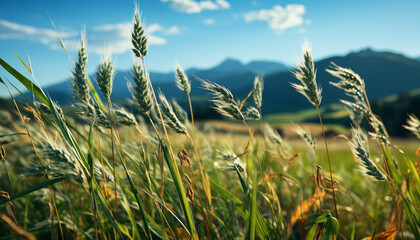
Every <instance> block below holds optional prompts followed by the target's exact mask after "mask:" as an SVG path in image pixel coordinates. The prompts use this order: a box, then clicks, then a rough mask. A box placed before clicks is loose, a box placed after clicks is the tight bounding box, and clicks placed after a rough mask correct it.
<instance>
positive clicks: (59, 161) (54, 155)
mask: <svg viewBox="0 0 420 240" xmlns="http://www.w3.org/2000/svg"><path fill="white" fill-rule="evenodd" d="M38 147H39V148H41V149H42V155H43V158H44V159H45V161H46V163H47V164H45V165H44V166H43V167H41V166H33V167H31V168H29V169H26V171H25V173H24V175H26V176H43V175H44V171H45V172H46V173H47V174H48V175H49V176H51V177H53V176H54V177H66V178H69V179H70V180H72V181H74V182H76V183H79V184H82V183H83V182H84V174H83V171H82V169H81V167H80V166H79V163H78V162H77V161H76V160H75V159H74V157H72V156H71V155H70V154H69V153H68V152H67V151H66V150H65V149H64V148H62V147H59V146H58V145H56V144H55V143H52V142H49V141H42V142H41V143H40V144H39V145H38Z"/></svg>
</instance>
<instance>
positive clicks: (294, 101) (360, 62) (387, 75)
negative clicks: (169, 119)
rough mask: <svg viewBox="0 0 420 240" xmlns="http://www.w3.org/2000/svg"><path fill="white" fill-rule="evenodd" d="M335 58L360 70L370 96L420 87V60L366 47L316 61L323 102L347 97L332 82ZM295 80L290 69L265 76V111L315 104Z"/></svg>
mask: <svg viewBox="0 0 420 240" xmlns="http://www.w3.org/2000/svg"><path fill="white" fill-rule="evenodd" d="M331 62H334V63H336V64H337V65H339V66H342V67H346V68H351V69H352V70H353V71H355V72H356V73H358V74H359V75H360V76H361V77H362V78H363V79H364V80H365V83H366V91H367V94H368V97H369V99H370V100H374V99H379V98H382V97H385V96H388V95H392V94H397V93H401V92H407V91H410V90H412V89H415V88H420V62H419V61H416V60H413V59H411V58H408V57H405V56H403V55H401V54H396V53H392V52H376V51H373V50H371V49H364V50H361V51H358V52H352V53H350V54H348V55H345V56H334V57H329V58H326V59H323V60H320V61H317V62H316V63H315V67H316V68H317V82H318V84H319V85H320V86H321V87H322V88H323V91H322V95H323V98H322V103H321V104H322V105H326V104H330V103H334V102H338V101H339V99H343V98H346V97H345V95H344V94H343V92H342V91H341V90H339V89H337V88H335V87H333V86H332V85H331V84H329V82H331V81H337V79H336V78H334V77H333V76H331V75H330V74H328V73H327V72H326V71H325V69H327V68H329V67H330V66H331ZM291 82H297V80H296V79H295V78H294V77H293V76H292V74H291V73H290V72H279V73H274V74H270V75H267V76H266V77H265V85H264V92H263V99H264V100H263V103H264V104H263V111H264V113H273V112H295V111H299V110H302V109H306V108H310V107H312V106H311V105H310V104H309V103H308V101H307V100H306V99H305V98H304V97H303V96H301V95H300V94H299V93H297V92H296V91H295V90H294V89H293V88H292V87H291V86H290V83H291ZM251 88H252V83H249V84H248V86H247V87H245V88H243V89H241V90H238V91H234V93H236V94H237V96H240V97H242V98H243V97H244V96H246V94H247V93H248V92H249V90H250V89H251Z"/></svg>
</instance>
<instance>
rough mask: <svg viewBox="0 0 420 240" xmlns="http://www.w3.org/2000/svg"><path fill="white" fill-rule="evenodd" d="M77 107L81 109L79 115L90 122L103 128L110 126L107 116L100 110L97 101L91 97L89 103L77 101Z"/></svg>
mask: <svg viewBox="0 0 420 240" xmlns="http://www.w3.org/2000/svg"><path fill="white" fill-rule="evenodd" d="M76 105H77V107H78V108H79V109H80V110H81V112H80V117H81V118H82V119H84V120H85V121H86V122H88V123H89V124H90V125H91V124H95V125H96V124H98V125H99V126H102V127H105V128H111V123H110V121H109V120H108V118H107V116H106V115H105V114H104V113H103V112H102V110H101V109H100V107H99V105H98V103H96V102H95V101H93V100H92V99H91V100H90V101H89V103H77V104H76Z"/></svg>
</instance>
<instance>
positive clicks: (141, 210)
mask: <svg viewBox="0 0 420 240" xmlns="http://www.w3.org/2000/svg"><path fill="white" fill-rule="evenodd" d="M118 155H119V159H120V161H121V164H122V165H123V168H124V171H125V174H126V175H127V179H128V182H129V183H130V187H131V191H133V193H134V196H135V198H136V202H137V204H138V205H139V208H140V215H141V217H142V219H143V224H144V228H145V231H146V237H147V239H151V237H152V234H151V232H150V227H149V223H148V221H147V217H146V213H145V211H144V207H143V203H142V201H141V198H140V195H139V191H137V188H136V186H135V184H134V181H133V178H132V177H131V175H130V173H129V172H128V169H127V166H126V164H125V162H124V161H123V159H122V158H121V155H120V152H119V151H118Z"/></svg>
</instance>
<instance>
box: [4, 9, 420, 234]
mask: <svg viewBox="0 0 420 240" xmlns="http://www.w3.org/2000/svg"><path fill="white" fill-rule="evenodd" d="M144 29H145V26H144V23H143V22H142V19H141V16H140V14H139V10H138V9H136V10H135V13H134V17H133V28H132V38H131V43H132V49H133V54H134V61H133V69H132V73H131V74H132V76H131V78H132V79H131V80H132V84H131V83H130V84H129V88H130V91H131V93H132V97H133V100H134V102H135V105H136V107H137V108H138V110H139V111H140V112H141V113H142V114H141V116H140V115H137V116H134V115H133V114H132V113H130V112H129V111H127V110H125V109H123V108H121V107H119V106H117V105H115V104H114V103H113V102H112V100H111V95H112V89H113V80H114V76H115V69H116V66H115V63H114V60H113V59H112V58H111V57H110V56H105V57H104V58H103V59H102V61H101V63H100V64H99V66H98V68H97V71H96V77H95V80H96V81H97V83H98V86H99V90H100V91H101V93H102V95H103V97H104V98H103V99H105V100H106V103H105V104H104V103H103V102H102V100H101V98H100V97H99V94H98V93H97V92H96V91H95V89H94V88H93V87H92V83H91V81H90V79H89V78H88V76H87V72H86V69H87V64H88V61H87V59H88V56H87V49H88V46H87V44H86V43H87V39H85V37H84V36H85V35H84V34H83V36H82V39H81V41H80V47H79V50H78V53H77V60H76V61H75V62H74V63H72V73H71V83H72V90H73V95H74V99H75V104H74V105H73V108H74V109H75V110H76V112H78V113H79V115H80V117H79V119H82V121H83V122H76V121H75V117H74V116H68V115H67V114H66V111H63V110H61V108H60V107H59V106H58V105H57V104H56V103H54V102H53V101H52V100H51V99H50V98H49V97H48V95H47V94H45V93H44V92H43V90H42V88H41V87H40V86H38V85H37V84H36V80H35V78H34V76H32V77H33V78H34V80H32V81H31V80H29V79H28V78H26V77H25V76H24V75H23V74H21V73H19V72H18V71H16V70H15V68H13V67H12V66H10V65H9V64H8V63H6V62H5V61H4V60H3V59H0V65H1V66H2V67H3V69H5V70H6V71H7V72H9V73H10V74H11V75H12V76H13V77H14V79H16V80H18V81H19V82H20V83H22V84H23V85H24V86H25V87H26V89H27V90H29V93H30V94H31V95H32V96H25V95H24V94H23V93H22V92H21V93H22V95H24V97H26V100H27V102H26V104H27V106H26V107H25V109H26V111H27V114H25V113H22V112H21V111H20V109H21V106H19V105H18V103H17V102H15V108H16V111H17V112H18V115H19V117H20V122H16V123H13V124H11V125H10V126H8V129H4V128H1V129H0V130H1V131H7V132H5V133H3V132H0V150H1V152H0V153H1V155H0V157H1V159H2V161H3V166H4V172H5V174H3V173H2V175H1V177H0V183H1V184H0V186H2V191H1V192H0V196H1V197H0V205H1V206H3V210H4V213H1V219H2V220H1V221H3V222H2V224H0V233H2V234H1V235H2V236H0V238H1V239H11V238H15V236H16V235H19V236H20V237H23V238H27V239H34V238H38V239H244V238H245V239H335V238H340V237H342V238H343V239H361V238H363V237H369V238H371V237H372V236H374V235H377V237H379V238H380V237H384V236H388V239H396V238H407V239H420V208H419V207H418V206H420V203H419V199H420V177H419V175H420V171H419V154H418V151H419V150H417V155H416V154H415V150H416V149H406V152H405V153H402V152H401V151H400V149H399V148H396V147H395V145H396V144H395V142H393V141H392V139H391V137H390V136H389V134H388V133H387V131H386V126H385V125H384V124H383V123H382V122H381V121H380V119H379V117H377V116H376V115H375V114H374V113H373V112H372V110H371V108H370V104H369V101H368V98H367V96H368V95H367V92H366V90H365V84H364V80H363V79H362V78H361V77H360V76H359V75H358V74H357V73H355V72H354V71H352V70H350V69H347V68H344V67H340V66H337V65H334V64H333V65H332V67H331V69H328V70H327V71H328V72H329V73H330V74H332V75H333V76H335V77H337V78H338V79H339V81H338V82H333V83H332V84H333V85H334V86H336V87H338V88H339V89H341V90H343V91H344V93H345V94H346V95H348V96H350V100H345V101H344V100H343V101H342V103H343V104H344V105H346V106H347V107H349V108H350V111H352V112H353V115H352V116H353V117H352V122H353V123H352V124H353V125H352V126H351V127H350V129H352V130H351V131H350V132H351V134H350V135H351V136H350V137H343V136H341V137H342V138H340V139H345V140H346V141H348V146H347V145H345V144H341V145H340V146H342V145H344V146H345V147H344V149H343V148H342V147H341V148H339V147H337V144H338V143H337V141H338V140H334V139H335V138H334V139H332V138H331V139H328V138H327V137H326V134H325V129H324V127H328V126H324V124H323V119H322V116H321V112H320V111H319V107H320V104H321V100H322V94H321V88H320V87H319V86H318V85H317V81H316V68H315V64H314V61H313V59H312V56H311V51H310V48H309V47H308V45H306V47H305V48H304V50H303V60H302V61H301V62H300V63H299V64H298V65H297V68H296V71H294V72H293V75H294V76H295V77H296V78H297V79H298V81H299V83H293V84H292V86H293V87H294V88H295V89H296V90H297V91H298V92H299V93H301V94H302V95H304V97H305V98H306V99H307V100H308V101H309V102H310V103H311V104H313V105H314V107H315V108H316V110H317V111H318V117H319V121H320V127H321V129H322V136H321V137H322V139H323V140H324V146H325V152H324V150H320V149H319V148H316V142H317V138H318V137H319V136H317V135H311V134H310V133H309V132H308V131H306V130H303V129H304V127H303V128H300V127H299V128H298V129H297V133H298V134H299V135H300V136H301V137H302V139H303V140H304V141H305V142H306V143H307V145H304V144H301V142H299V141H296V140H294V139H293V138H290V137H288V136H281V135H280V133H279V132H278V131H277V128H276V126H270V125H269V124H267V123H265V122H264V120H263V115H262V108H263V106H264V103H263V99H264V98H263V90H264V83H263V80H262V77H260V76H256V78H255V80H254V84H253V89H252V90H251V89H250V93H249V94H248V95H247V96H239V97H242V98H243V99H242V100H239V101H238V100H237V99H235V97H234V95H233V94H232V92H231V91H230V90H229V89H227V88H226V87H224V86H222V85H221V84H218V83H215V82H212V81H208V80H202V79H198V81H199V82H200V83H201V86H202V87H203V88H204V89H206V90H208V91H209V92H210V93H211V95H212V98H211V102H212V103H213V108H214V109H215V111H216V112H218V113H219V114H221V115H222V116H223V117H225V118H227V119H230V120H232V121H238V122H239V124H241V126H242V127H243V129H245V131H246V132H247V133H248V134H247V136H239V137H238V136H232V135H229V134H224V135H223V134H220V133H215V128H214V126H210V127H204V125H205V124H206V123H203V122H198V123H197V122H196V121H195V120H194V111H193V110H194V108H193V105H192V101H191V96H190V95H191V91H192V88H191V81H190V80H189V78H188V74H187V73H186V72H185V71H184V70H183V68H182V67H181V66H180V65H179V64H177V65H176V67H175V80H176V82H175V86H176V87H178V88H179V89H180V90H181V91H182V92H183V93H184V94H185V97H186V100H187V101H188V107H189V109H188V110H185V109H183V108H182V107H181V106H180V105H179V104H178V103H177V102H176V101H175V100H174V101H169V100H168V99H167V98H166V97H165V95H164V93H162V92H158V93H156V92H155V89H154V88H153V83H152V82H153V79H150V75H149V72H148V71H147V67H146V63H147V61H146V55H147V53H148V45H147V34H146V33H145V30H144ZM22 63H23V64H24V65H25V66H26V64H25V63H24V61H23V60H22ZM27 70H28V72H29V73H30V74H31V75H32V71H31V69H30V68H27ZM0 82H1V83H2V84H3V85H4V86H6V87H7V88H9V87H15V85H14V84H13V82H11V81H9V80H7V79H0ZM251 95H252V100H253V102H252V103H251V101H248V100H249V98H250V97H251ZM187 112H188V113H187ZM363 117H364V119H363ZM143 118H146V119H147V121H144V120H143ZM31 119H33V120H35V121H32V120H31ZM258 121H260V122H258ZM362 121H366V123H367V126H368V128H363V126H366V125H365V124H362ZM419 126H420V124H419V120H418V119H417V117H415V116H414V115H410V116H409V118H408V120H407V124H406V126H405V128H406V129H407V130H409V131H411V132H412V133H413V134H414V135H416V136H417V137H419ZM368 131H372V132H371V133H370V135H368V134H366V132H368ZM369 136H371V137H372V138H373V139H374V140H375V141H370V142H369ZM337 139H339V138H337ZM262 142H263V144H262ZM368 143H369V144H368ZM403 148H404V146H403ZM378 149H379V150H378ZM306 150H309V151H306ZM306 152H310V155H308V154H306ZM6 153H7V154H6ZM260 159H265V161H260ZM327 164H328V171H325V172H324V170H323V167H322V166H325V165H327ZM354 170H357V171H354ZM2 171H3V170H2ZM333 173H334V174H333ZM360 173H361V174H360ZM325 174H327V175H328V177H327V178H325V177H324V175H325ZM198 175H199V177H198ZM196 176H197V177H196ZM261 185H264V187H262V186H261ZM45 189H47V191H45ZM332 212H334V214H331V213H332ZM339 214H340V215H339ZM333 215H335V217H333ZM338 216H340V218H338ZM375 239H377V238H375ZM380 239H382V238H380Z"/></svg>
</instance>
